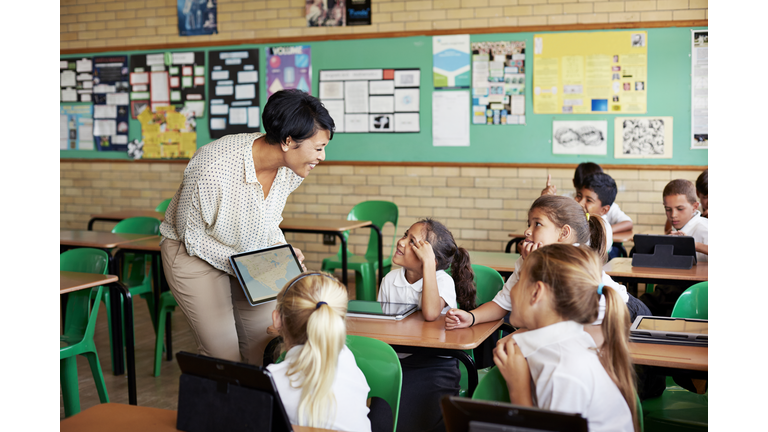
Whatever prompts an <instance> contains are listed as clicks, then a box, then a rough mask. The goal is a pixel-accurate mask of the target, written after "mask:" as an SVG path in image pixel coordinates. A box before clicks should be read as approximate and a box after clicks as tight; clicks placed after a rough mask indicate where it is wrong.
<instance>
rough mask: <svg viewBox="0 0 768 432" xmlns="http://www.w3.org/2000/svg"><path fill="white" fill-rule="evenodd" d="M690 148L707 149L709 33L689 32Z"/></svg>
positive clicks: (705, 31) (704, 31)
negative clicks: (690, 80)
mask: <svg viewBox="0 0 768 432" xmlns="http://www.w3.org/2000/svg"><path fill="white" fill-rule="evenodd" d="M691 36H692V41H691V44H692V47H691V79H692V81H693V82H692V83H691V84H692V85H691V99H692V100H691V107H692V109H691V112H692V118H691V129H692V130H691V135H692V140H691V148H692V149H708V148H709V81H708V79H709V31H708V30H691Z"/></svg>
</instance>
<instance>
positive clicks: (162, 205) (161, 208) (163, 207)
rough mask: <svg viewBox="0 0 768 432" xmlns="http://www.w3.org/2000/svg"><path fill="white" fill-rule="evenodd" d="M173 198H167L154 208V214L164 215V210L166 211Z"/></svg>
mask: <svg viewBox="0 0 768 432" xmlns="http://www.w3.org/2000/svg"><path fill="white" fill-rule="evenodd" d="M172 199H173V198H168V199H167V200H163V202H161V203H160V204H158V205H157V207H155V211H156V212H160V213H165V210H166V209H168V204H170V203H171V200H172Z"/></svg>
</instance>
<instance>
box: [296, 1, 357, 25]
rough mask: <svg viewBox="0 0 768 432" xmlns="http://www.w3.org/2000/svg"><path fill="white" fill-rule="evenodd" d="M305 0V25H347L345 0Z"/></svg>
mask: <svg viewBox="0 0 768 432" xmlns="http://www.w3.org/2000/svg"><path fill="white" fill-rule="evenodd" d="M347 1H349V0H347ZM306 2H307V3H306V6H305V15H306V17H307V27H343V26H345V25H347V12H346V10H345V9H346V8H345V7H344V2H345V0H306Z"/></svg>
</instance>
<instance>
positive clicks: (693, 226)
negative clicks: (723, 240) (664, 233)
mask: <svg viewBox="0 0 768 432" xmlns="http://www.w3.org/2000/svg"><path fill="white" fill-rule="evenodd" d="M678 231H682V232H684V233H685V235H687V236H691V237H693V240H694V241H695V242H697V243H703V244H705V245H708V244H709V219H707V218H705V217H704V216H702V215H701V212H700V211H698V210H696V211H695V212H693V216H691V220H689V221H688V223H686V224H685V226H683V227H682V228H680V229H679V230H677V229H675V228H674V227H672V232H678ZM696 262H708V257H707V255H706V254H703V253H701V252H696Z"/></svg>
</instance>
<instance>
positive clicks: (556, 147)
mask: <svg viewBox="0 0 768 432" xmlns="http://www.w3.org/2000/svg"><path fill="white" fill-rule="evenodd" d="M552 154H577V155H606V154H608V120H597V121H590V120H586V121H559V120H555V121H553V122H552Z"/></svg>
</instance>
